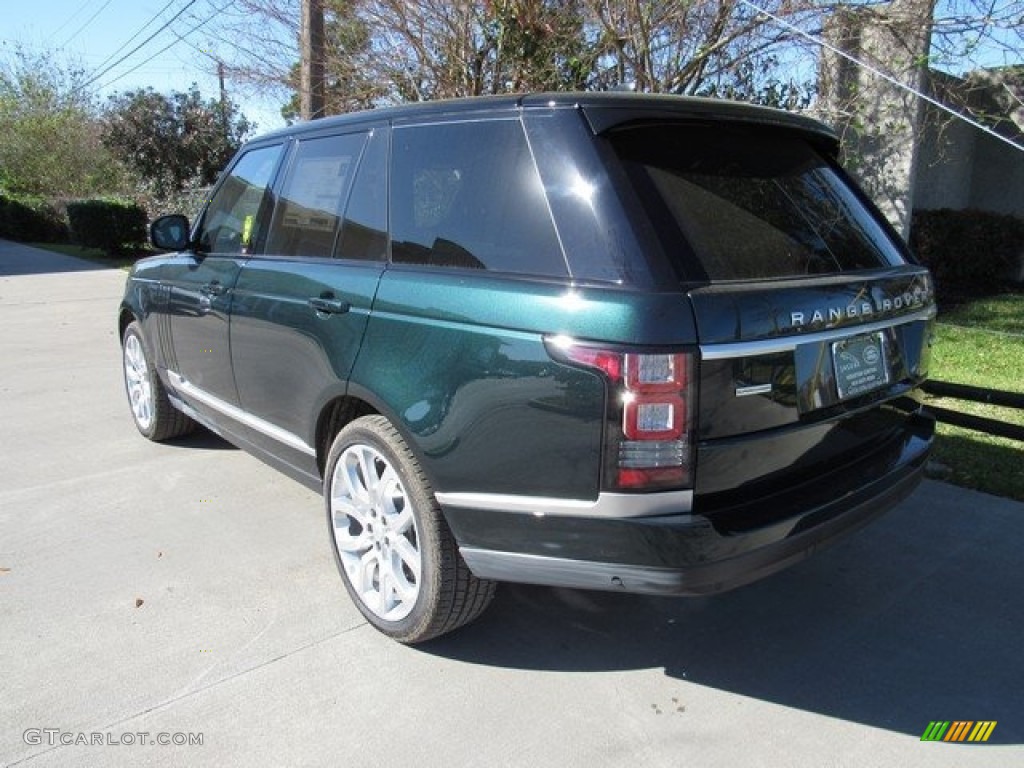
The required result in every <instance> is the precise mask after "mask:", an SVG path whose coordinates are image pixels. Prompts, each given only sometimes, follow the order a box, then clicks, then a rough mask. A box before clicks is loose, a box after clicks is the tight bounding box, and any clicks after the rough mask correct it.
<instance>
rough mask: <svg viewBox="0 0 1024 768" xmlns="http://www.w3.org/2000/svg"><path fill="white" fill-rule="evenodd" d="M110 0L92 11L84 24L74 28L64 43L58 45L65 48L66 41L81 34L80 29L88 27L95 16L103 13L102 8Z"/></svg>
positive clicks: (108, 0)
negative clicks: (94, 11)
mask: <svg viewBox="0 0 1024 768" xmlns="http://www.w3.org/2000/svg"><path fill="white" fill-rule="evenodd" d="M111 1H112V0H107V2H105V3H104V4H103V5H101V6H100V8H99V10H98V11H96V13H94V14H93V15H92V16H90V17H89V19H88V20H87V21H86V22H85V24H83V25H82V26H80V27H79V28H78V29H76V30H75V31H74V33H73V34H72V35H71V37H69V38H68V39H67V40H65V41H64V44H63V45H62V46H60V47H61V48H67V45H68V43H70V42H71V41H72V40H74V39H75V38H76V37H78V36H79V35H80V34H82V30H83V29H85V28H86V27H88V26H89V25H90V24H92V22H93V19H95V18H96V17H97V16H99V15H100V14H101V13H103V9H104V8H106V7H107V6H108V5H110V3H111Z"/></svg>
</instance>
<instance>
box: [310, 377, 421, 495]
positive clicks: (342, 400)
mask: <svg viewBox="0 0 1024 768" xmlns="http://www.w3.org/2000/svg"><path fill="white" fill-rule="evenodd" d="M372 415H377V416H383V417H384V418H386V419H387V420H388V421H389V422H391V425H392V426H393V427H394V428H395V429H396V430H397V431H398V434H399V435H401V437H402V439H403V440H404V441H405V444H406V445H407V446H408V447H409V450H410V451H412V455H413V456H414V457H415V459H416V461H417V463H418V464H419V465H420V469H421V470H422V472H423V474H424V475H425V476H426V478H427V481H428V482H429V483H430V486H431V488H432V489H434V490H436V489H437V486H436V485H435V483H434V476H433V472H432V471H431V468H430V465H429V463H428V462H427V461H426V460H425V457H424V454H423V450H422V448H421V446H420V444H419V441H418V440H416V438H415V435H413V434H411V433H410V431H409V428H408V424H406V423H405V422H404V421H403V420H402V419H401V418H399V417H398V416H397V415H396V414H395V412H394V410H393V409H391V408H389V407H388V405H387V404H386V403H384V402H382V401H381V400H380V398H378V397H377V396H376V395H374V394H373V393H372V392H370V391H368V390H366V389H365V388H363V387H361V386H359V385H358V384H353V383H349V387H348V390H347V391H346V394H344V395H340V396H338V397H335V398H333V399H332V400H330V401H328V402H327V403H326V404H325V405H324V406H323V408H321V409H320V414H319V416H318V417H317V421H316V431H315V435H314V438H313V439H314V443H313V445H314V448H315V449H316V466H317V470H318V471H319V473H320V477H321V478H323V477H324V472H325V470H326V468H327V454H328V453H330V450H331V443H333V442H334V438H335V437H336V436H337V434H338V433H339V432H340V431H341V430H342V429H344V428H345V427H346V426H347V425H348V424H350V423H351V422H353V421H355V420H356V419H358V418H360V417H361V416H372Z"/></svg>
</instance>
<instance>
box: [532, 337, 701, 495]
mask: <svg viewBox="0 0 1024 768" xmlns="http://www.w3.org/2000/svg"><path fill="white" fill-rule="evenodd" d="M546 342H547V347H548V351H549V354H551V356H552V357H554V358H555V359H559V360H562V361H564V362H567V363H571V364H576V365H581V366H584V367H586V368H591V369H596V370H598V371H600V372H601V373H602V374H603V376H604V378H605V379H606V381H607V383H608V393H609V397H608V401H607V407H606V414H605V445H604V479H603V486H604V487H605V489H606V490H617V491H654V490H668V489H677V488H688V487H692V485H693V469H694V467H693V457H694V450H693V436H694V434H695V432H696V430H695V416H696V413H695V410H694V402H695V390H696V376H695V373H696V372H695V369H696V362H695V356H694V354H693V352H691V351H684V350H671V351H663V350H648V349H633V348H628V347H617V346H604V345H592V344H588V343H584V342H577V341H575V340H572V339H568V338H566V337H563V336H556V337H551V338H548V339H547V340H546Z"/></svg>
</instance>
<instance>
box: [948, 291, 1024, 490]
mask: <svg viewBox="0 0 1024 768" xmlns="http://www.w3.org/2000/svg"><path fill="white" fill-rule="evenodd" d="M930 376H931V378H933V379H936V380H939V381H951V382H955V383H957V384H970V385H973V386H976V387H987V388H989V389H1000V390H1005V391H1008V392H1024V294H1019V293H1018V294H1004V295H1001V296H993V297H989V298H985V299H979V300H976V301H972V302H970V303H965V304H961V305H960V306H958V307H956V308H955V309H954V310H952V311H950V312H944V313H943V314H942V315H941V316H940V317H939V322H938V324H937V325H936V328H935V345H934V347H933V348H932V364H931V372H930ZM928 402H929V403H933V404H934V405H936V406H941V407H943V408H949V409H950V410H956V411H961V412H965V413H972V414H975V415H977V416H984V417H986V418H990V419H997V420H999V421H1004V422H1007V423H1012V424H1021V425H1024V411H1021V410H1017V409H1014V408H999V407H997V406H992V405H986V404H984V403H971V402H968V401H966V400H953V399H949V398H930V399H929V400H928ZM934 457H935V459H936V460H937V461H938V462H940V463H941V464H944V465H946V466H947V467H949V469H950V472H951V474H950V477H949V478H948V479H949V480H950V481H951V482H953V483H956V484H957V485H961V486H964V487H966V488H974V489H977V490H980V491H985V492H987V493H993V494H996V495H999V496H1007V497H1009V498H1012V499H1017V500H1018V501H1024V443H1022V442H1020V441H1017V440H1008V439H1006V438H1001V437H993V436H991V435H987V434H985V433H983V432H975V431H973V430H969V429H963V428H961V427H954V426H952V425H948V424H940V425H939V428H938V436H937V438H936V441H935V452H934Z"/></svg>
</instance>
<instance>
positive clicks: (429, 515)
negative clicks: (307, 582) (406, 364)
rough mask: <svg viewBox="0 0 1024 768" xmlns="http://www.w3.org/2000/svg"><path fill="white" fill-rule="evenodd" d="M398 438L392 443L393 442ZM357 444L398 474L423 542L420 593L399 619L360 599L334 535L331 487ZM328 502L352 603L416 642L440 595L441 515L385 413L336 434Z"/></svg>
mask: <svg viewBox="0 0 1024 768" xmlns="http://www.w3.org/2000/svg"><path fill="white" fill-rule="evenodd" d="M393 443H394V444H393ZM354 445H367V446H370V447H371V448H373V449H374V450H376V451H378V452H380V454H381V455H382V456H383V457H384V458H385V459H386V460H387V462H388V463H389V464H390V465H391V466H392V468H393V469H394V470H395V472H396V473H397V474H398V478H399V480H400V482H401V484H402V488H403V490H404V491H405V494H406V497H407V498H408V500H409V502H410V504H411V505H412V514H413V519H414V520H415V525H416V537H417V543H418V545H419V551H420V558H421V567H420V584H419V594H418V595H417V597H416V603H415V605H414V606H413V609H412V611H411V612H410V613H409V615H408V616H406V617H405V618H403V619H400V620H398V621H387V620H385V619H382V618H381V617H380V616H378V615H377V614H375V613H374V612H373V611H372V610H371V609H370V608H369V607H368V606H367V605H365V604H364V603H363V601H362V598H361V597H360V596H359V594H358V593H357V592H356V590H355V589H354V588H353V586H352V584H351V582H350V581H349V577H348V574H347V573H346V571H345V565H344V563H343V562H342V560H341V556H340V554H339V552H338V547H337V544H336V543H335V540H334V520H333V515H332V512H331V490H332V487H333V482H334V470H335V467H336V466H337V464H338V461H339V459H340V458H341V455H342V453H344V452H345V450H347V449H348V448H350V447H352V446H354ZM324 506H325V508H326V513H327V533H328V537H329V540H330V543H331V552H332V553H333V555H334V563H335V565H336V566H337V568H338V573H339V574H340V575H341V579H342V581H343V582H344V584H345V589H346V590H347V591H348V593H349V596H350V597H351V598H352V602H353V603H355V605H356V607H357V608H358V609H359V612H360V613H362V614H363V616H364V617H365V618H366V620H367V621H368V622H370V624H372V625H373V626H374V627H376V628H377V629H378V630H379V631H380V632H382V633H384V634H385V635H387V636H388V637H391V638H394V639H396V640H399V641H412V642H414V641H415V640H416V638H417V637H418V636H419V635H420V634H421V633H422V632H423V630H424V629H425V628H426V627H427V626H428V625H429V624H430V623H431V620H432V618H433V616H434V613H435V611H436V610H437V606H438V605H439V603H440V597H441V589H442V584H441V576H442V569H441V557H442V556H443V553H442V547H443V543H442V542H441V540H440V536H439V535H438V531H437V526H436V521H437V518H438V517H439V516H440V510H439V509H438V506H437V501H436V500H435V499H434V494H433V491H432V490H431V489H430V487H429V486H428V485H427V483H426V480H425V478H424V476H423V473H422V471H421V470H420V469H419V466H418V464H417V463H416V460H415V458H414V457H413V456H412V453H411V452H410V451H409V449H408V447H407V446H406V445H405V442H404V440H402V438H401V437H400V436H398V434H397V432H395V431H394V428H393V427H392V426H391V424H390V422H388V421H387V420H386V419H384V417H382V416H376V417H375V416H369V417H363V418H360V419H357V420H356V421H354V422H352V423H351V424H349V425H348V426H346V427H345V428H344V429H342V430H341V432H339V433H338V435H337V437H335V439H334V443H333V444H332V445H331V450H330V452H329V453H328V456H327V465H326V468H325V470H324Z"/></svg>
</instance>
